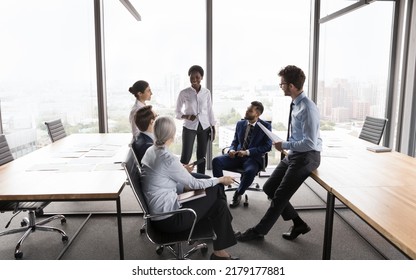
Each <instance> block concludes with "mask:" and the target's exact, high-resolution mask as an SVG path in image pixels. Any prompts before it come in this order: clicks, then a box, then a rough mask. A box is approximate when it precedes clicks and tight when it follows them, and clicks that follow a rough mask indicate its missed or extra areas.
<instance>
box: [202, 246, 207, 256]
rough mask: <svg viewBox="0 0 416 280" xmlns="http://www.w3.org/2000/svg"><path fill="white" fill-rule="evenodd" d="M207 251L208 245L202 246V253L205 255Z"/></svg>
mask: <svg viewBox="0 0 416 280" xmlns="http://www.w3.org/2000/svg"><path fill="white" fill-rule="evenodd" d="M207 252H208V247H202V248H201V253H202V254H203V255H205V254H206V253H207Z"/></svg>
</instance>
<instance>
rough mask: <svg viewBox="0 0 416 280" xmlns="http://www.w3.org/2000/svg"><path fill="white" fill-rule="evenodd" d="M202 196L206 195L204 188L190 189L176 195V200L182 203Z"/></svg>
mask: <svg viewBox="0 0 416 280" xmlns="http://www.w3.org/2000/svg"><path fill="white" fill-rule="evenodd" d="M204 196H206V193H205V190H204V189H198V190H192V191H188V192H184V193H181V194H180V195H178V201H179V202H180V203H184V202H187V201H191V200H194V199H197V198H200V197H204Z"/></svg>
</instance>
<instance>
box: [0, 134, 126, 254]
mask: <svg viewBox="0 0 416 280" xmlns="http://www.w3.org/2000/svg"><path fill="white" fill-rule="evenodd" d="M130 141H131V134H130V133H102V134H101V133H95V134H89V133H88V134H71V135H69V136H67V137H65V138H63V139H61V140H59V141H56V142H54V143H51V144H49V145H47V146H45V147H42V148H40V149H38V150H36V151H34V152H32V153H29V154H27V155H24V156H23V157H20V158H17V159H15V160H13V161H12V162H9V163H7V164H5V165H2V166H0V200H1V201H101V200H109V201H115V202H116V210H117V225H118V239H119V240H118V241H119V253H120V259H124V246H123V231H122V223H121V222H122V221H121V202H120V194H121V192H122V190H123V188H124V186H125V182H126V174H125V171H124V170H123V168H122V166H121V162H123V161H124V160H125V158H126V155H127V152H128V149H129V147H128V144H129V143H130Z"/></svg>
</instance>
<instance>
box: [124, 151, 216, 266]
mask: <svg viewBox="0 0 416 280" xmlns="http://www.w3.org/2000/svg"><path fill="white" fill-rule="evenodd" d="M123 167H124V170H125V171H126V174H127V179H128V181H129V184H130V186H131V188H132V190H133V193H134V195H135V196H136V199H137V201H138V202H139V204H140V207H141V208H142V211H143V219H144V222H145V232H146V235H147V237H148V239H149V240H150V241H151V242H152V243H154V244H156V245H159V246H158V247H157V249H156V253H157V254H158V255H160V254H162V252H163V249H164V248H166V249H168V250H169V251H170V252H171V253H173V255H174V256H175V258H176V259H180V260H182V259H187V258H188V257H190V256H191V255H192V254H193V253H195V252H197V251H198V250H200V251H201V252H202V253H203V254H205V253H206V252H207V251H208V247H207V244H206V243H198V244H196V245H195V246H193V247H192V248H191V249H190V250H189V251H187V252H184V249H183V245H185V244H188V245H193V244H194V242H196V241H200V240H212V239H215V238H216V235H215V233H214V231H213V229H212V227H211V225H210V223H209V222H208V221H200V222H198V223H196V213H195V212H194V211H193V210H192V209H189V208H181V209H178V210H176V211H172V212H168V213H164V214H153V215H152V214H150V212H149V209H148V206H147V203H146V199H145V197H144V194H143V191H142V186H141V178H140V168H139V166H138V165H137V164H136V162H135V159H134V157H133V155H132V151H131V150H130V151H129V154H128V156H127V159H126V161H125V162H124V163H123ZM184 211H189V212H191V213H193V214H194V216H195V220H194V224H193V226H192V227H191V229H189V230H187V231H184V232H179V233H175V234H172V233H166V232H162V231H160V230H158V229H156V228H154V227H153V226H152V221H151V219H152V218H155V217H159V216H164V215H168V214H173V215H177V214H179V213H181V212H184Z"/></svg>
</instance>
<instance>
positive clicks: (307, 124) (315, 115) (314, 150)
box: [238, 65, 322, 241]
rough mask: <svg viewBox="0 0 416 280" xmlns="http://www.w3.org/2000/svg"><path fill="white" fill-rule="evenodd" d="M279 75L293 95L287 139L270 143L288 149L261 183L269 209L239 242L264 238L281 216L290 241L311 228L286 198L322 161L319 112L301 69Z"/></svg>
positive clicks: (288, 69) (285, 89) (290, 68)
mask: <svg viewBox="0 0 416 280" xmlns="http://www.w3.org/2000/svg"><path fill="white" fill-rule="evenodd" d="M279 77H280V84H279V85H280V88H281V89H282V90H283V92H284V93H285V96H290V97H291V98H292V103H291V113H290V116H289V127H288V138H287V140H286V141H279V142H275V143H273V145H274V147H275V148H276V149H277V150H279V151H283V150H288V152H287V155H286V157H285V158H284V159H283V160H282V161H280V163H279V165H278V166H277V167H276V169H275V170H274V171H273V173H272V174H271V175H270V177H269V179H268V180H267V181H266V183H265V184H264V186H263V190H264V192H265V193H266V194H267V197H268V198H269V199H270V200H271V203H270V207H269V209H267V211H266V213H265V214H264V216H263V218H262V219H261V220H260V222H259V223H258V224H257V225H256V226H254V227H252V228H249V229H247V230H246V231H245V232H244V233H243V234H241V235H240V237H239V238H238V240H239V241H249V240H254V239H263V238H264V235H266V234H267V233H268V232H269V231H270V229H271V228H272V227H273V225H274V224H275V223H276V221H277V219H278V218H279V217H280V215H282V217H283V219H284V220H285V221H288V220H292V221H293V226H292V227H291V228H290V229H289V231H288V232H286V233H283V235H282V236H283V238H284V239H287V240H293V239H295V238H297V237H298V236H299V235H300V234H305V233H307V232H309V231H310V230H311V228H310V227H309V226H308V225H307V224H306V223H305V222H304V221H303V220H302V219H301V218H300V217H299V215H298V213H297V212H296V210H295V209H294V208H293V206H292V205H291V204H290V202H289V200H290V198H291V197H292V196H293V195H294V194H295V192H296V191H297V190H298V188H299V187H300V186H301V185H302V183H303V182H304V181H305V180H306V178H308V177H309V175H310V174H311V172H312V171H314V170H315V169H317V168H318V167H319V164H320V162H321V153H320V152H321V150H322V140H321V137H320V133H319V120H320V118H319V111H318V108H317V107H316V104H315V103H314V102H313V101H312V100H311V99H309V98H308V97H307V96H306V94H305V92H304V91H303V84H304V82H305V79H306V77H305V74H304V73H303V71H302V69H300V68H298V67H296V66H294V65H289V66H286V67H285V68H283V69H282V70H280V72H279Z"/></svg>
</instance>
